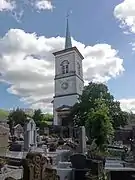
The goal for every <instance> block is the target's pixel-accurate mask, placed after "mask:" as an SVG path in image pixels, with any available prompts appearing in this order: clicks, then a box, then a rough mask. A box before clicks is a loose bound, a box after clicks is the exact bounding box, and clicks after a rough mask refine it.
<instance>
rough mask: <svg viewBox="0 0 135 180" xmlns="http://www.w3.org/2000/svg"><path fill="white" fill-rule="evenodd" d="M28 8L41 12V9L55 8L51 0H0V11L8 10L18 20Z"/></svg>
mask: <svg viewBox="0 0 135 180" xmlns="http://www.w3.org/2000/svg"><path fill="white" fill-rule="evenodd" d="M26 8H31V9H32V10H36V11H37V12H40V11H41V10H42V11H43V10H51V11H52V10H53V8H54V6H53V4H52V1H51V0H0V12H3V11H8V12H10V14H11V15H12V16H13V17H14V18H15V19H16V20H17V21H18V22H20V21H21V18H22V16H23V14H24V11H25V9H26Z"/></svg>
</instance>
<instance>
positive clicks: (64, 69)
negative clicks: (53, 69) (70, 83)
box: [61, 60, 69, 74]
mask: <svg viewBox="0 0 135 180" xmlns="http://www.w3.org/2000/svg"><path fill="white" fill-rule="evenodd" d="M61 71H62V74H66V73H68V72H69V62H68V61H67V60H65V61H63V62H62V63H61Z"/></svg>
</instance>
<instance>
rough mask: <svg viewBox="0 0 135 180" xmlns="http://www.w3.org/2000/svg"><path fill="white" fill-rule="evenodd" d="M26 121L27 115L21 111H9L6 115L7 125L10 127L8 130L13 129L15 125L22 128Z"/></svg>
mask: <svg viewBox="0 0 135 180" xmlns="http://www.w3.org/2000/svg"><path fill="white" fill-rule="evenodd" d="M26 121H27V115H26V114H25V112H24V111H23V110H22V109H19V108H17V109H15V110H13V111H11V112H10V113H9V115H8V124H9V127H10V130H11V131H12V130H13V127H14V126H15V125H17V124H21V125H22V126H24V124H25V122H26Z"/></svg>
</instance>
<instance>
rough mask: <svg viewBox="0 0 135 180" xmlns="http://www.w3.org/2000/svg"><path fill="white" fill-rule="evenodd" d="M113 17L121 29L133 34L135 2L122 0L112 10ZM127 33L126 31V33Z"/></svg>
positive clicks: (134, 27)
mask: <svg viewBox="0 0 135 180" xmlns="http://www.w3.org/2000/svg"><path fill="white" fill-rule="evenodd" d="M114 16H115V17H116V19H118V20H119V21H120V22H121V25H120V27H121V28H127V27H128V28H129V31H130V32H133V33H135V1H134V0H124V1H123V2H122V3H120V4H118V5H117V6H116V7H115V9H114ZM126 32H127V31H126Z"/></svg>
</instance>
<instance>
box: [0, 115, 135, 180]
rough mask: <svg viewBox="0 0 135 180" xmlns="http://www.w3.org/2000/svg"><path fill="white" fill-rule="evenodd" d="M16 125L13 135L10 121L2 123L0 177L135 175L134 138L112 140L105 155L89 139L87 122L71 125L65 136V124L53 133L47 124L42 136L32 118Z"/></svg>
mask: <svg viewBox="0 0 135 180" xmlns="http://www.w3.org/2000/svg"><path fill="white" fill-rule="evenodd" d="M17 128H18V129H17ZM14 129H15V131H14V133H15V134H14V136H11V134H10V130H9V127H8V124H7V125H3V124H1V125H0V179H1V180H6V179H12V180H13V179H14V180H21V179H22V180H58V179H59V180H78V179H79V180H85V179H86V180H87V179H88V180H93V179H103V180H105V179H108V180H117V179H119V178H123V180H124V179H134V177H135V145H134V142H133V143H132V148H131V147H130V148H129V147H128V146H125V145H124V144H123V143H122V142H120V141H119V142H118V141H117V142H113V143H112V144H110V145H108V147H107V149H108V154H106V155H105V154H104V155H103V154H100V153H98V152H97V150H96V144H95V142H94V141H93V142H92V143H91V144H89V143H88V141H87V137H86V130H85V127H84V126H80V127H78V128H73V127H71V129H70V131H69V132H70V133H69V134H68V137H66V138H65V137H64V134H63V133H64V131H63V129H64V127H61V128H60V130H61V132H60V134H61V136H58V135H57V134H55V136H54V134H50V133H51V131H49V128H48V129H47V127H46V128H45V136H44V137H43V135H40V134H39V133H38V128H37V127H36V124H35V122H34V120H33V119H31V118H28V120H27V123H26V124H25V125H24V127H21V125H17V126H15V127H14ZM71 131H72V133H71ZM46 132H47V133H46ZM133 134H134V133H133ZM71 135H72V136H71ZM15 137H16V138H15ZM20 137H21V138H20ZM122 155H123V156H122Z"/></svg>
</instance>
